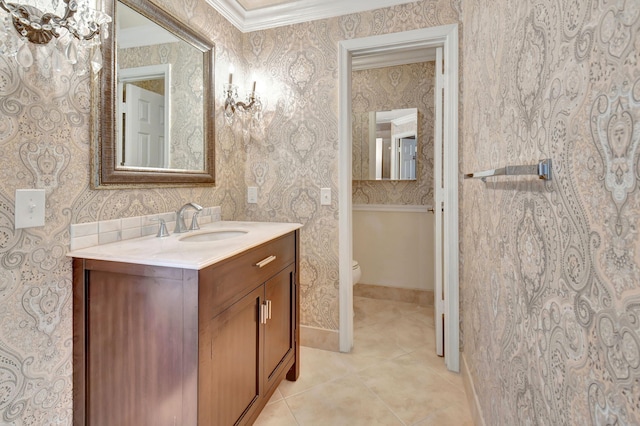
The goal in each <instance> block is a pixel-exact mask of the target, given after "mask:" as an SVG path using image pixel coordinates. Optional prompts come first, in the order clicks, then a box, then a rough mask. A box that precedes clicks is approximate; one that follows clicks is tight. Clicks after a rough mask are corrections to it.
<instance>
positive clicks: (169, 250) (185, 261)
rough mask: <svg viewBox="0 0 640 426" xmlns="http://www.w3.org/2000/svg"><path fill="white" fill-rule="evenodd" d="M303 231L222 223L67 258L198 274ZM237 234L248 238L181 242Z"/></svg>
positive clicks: (260, 224)
mask: <svg viewBox="0 0 640 426" xmlns="http://www.w3.org/2000/svg"><path fill="white" fill-rule="evenodd" d="M301 227H302V225H301V224H299V223H273V222H232V221H219V222H212V223H208V224H206V225H202V227H201V229H200V230H198V231H189V232H186V233H182V234H171V235H170V236H168V237H164V238H158V237H156V236H155V235H151V236H147V237H141V238H133V239H130V240H123V241H118V242H115V243H110V244H103V245H97V246H93V247H88V248H83V249H78V250H73V251H70V252H69V253H67V256H68V257H77V258H84V259H94V260H108V261H113V262H125V263H137V264H141V265H152V266H167V267H172V268H184V269H196V270H199V269H203V268H206V267H207V266H209V265H213V264H214V263H216V262H219V261H221V260H224V259H227V258H229V257H231V256H234V255H236V254H238V253H242V252H243V251H245V250H247V249H250V248H253V247H256V246H259V245H260V244H263V243H265V242H267V241H269V240H272V239H274V238H277V237H280V236H282V235H285V234H288V233H289V232H291V231H294V230H296V229H299V228H301ZM236 230H237V231H246V234H244V235H240V236H236V237H232V238H227V239H223V240H219V241H203V242H193V241H189V242H187V241H180V239H183V238H185V237H188V236H190V235H194V234H200V233H206V232H211V231H236Z"/></svg>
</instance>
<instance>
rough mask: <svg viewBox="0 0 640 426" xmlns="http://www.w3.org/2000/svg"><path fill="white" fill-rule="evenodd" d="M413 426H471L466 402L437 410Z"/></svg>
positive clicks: (471, 422)
mask: <svg viewBox="0 0 640 426" xmlns="http://www.w3.org/2000/svg"><path fill="white" fill-rule="evenodd" d="M413 426H473V420H471V413H470V412H469V406H468V405H467V403H466V401H465V402H464V403H462V404H453V405H450V406H449V407H446V408H443V409H442V410H438V411H436V412H435V413H433V414H431V415H430V416H429V417H427V418H426V419H424V420H422V421H420V422H418V423H415V424H414V425H413Z"/></svg>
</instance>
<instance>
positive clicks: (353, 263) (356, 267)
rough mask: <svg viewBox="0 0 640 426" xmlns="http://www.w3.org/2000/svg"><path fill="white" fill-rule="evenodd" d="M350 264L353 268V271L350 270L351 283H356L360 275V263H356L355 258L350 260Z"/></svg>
mask: <svg viewBox="0 0 640 426" xmlns="http://www.w3.org/2000/svg"><path fill="white" fill-rule="evenodd" d="M351 266H352V268H353V272H352V278H353V285H356V284H358V283H359V282H360V277H362V271H361V270H360V265H359V264H358V261H357V260H352V261H351Z"/></svg>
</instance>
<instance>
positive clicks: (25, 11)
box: [0, 0, 111, 72]
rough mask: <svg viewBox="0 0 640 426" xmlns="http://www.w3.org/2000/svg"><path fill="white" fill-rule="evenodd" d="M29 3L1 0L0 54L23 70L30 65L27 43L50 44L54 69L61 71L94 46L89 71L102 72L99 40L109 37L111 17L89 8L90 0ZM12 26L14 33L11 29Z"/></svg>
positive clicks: (30, 56)
mask: <svg viewBox="0 0 640 426" xmlns="http://www.w3.org/2000/svg"><path fill="white" fill-rule="evenodd" d="M29 2H30V4H18V3H8V2H7V1H6V0H0V8H2V9H4V10H5V11H6V12H7V14H6V15H5V16H4V19H3V20H2V21H0V54H4V55H7V56H14V55H15V58H16V61H17V62H18V64H19V65H20V66H22V67H23V68H29V67H31V65H32V64H33V62H34V60H33V54H32V52H31V49H30V47H29V44H28V43H27V42H30V43H33V44H36V45H49V46H52V48H51V49H49V51H50V52H49V53H50V54H51V55H52V64H53V69H54V70H56V71H60V70H61V68H62V65H63V61H67V62H68V63H70V64H74V65H75V64H76V63H78V56H79V50H80V51H81V52H82V51H84V50H87V49H91V48H92V47H95V49H94V52H93V55H92V57H91V69H92V70H93V71H94V72H98V71H100V69H102V52H101V50H100V42H101V38H100V37H98V36H99V35H102V37H103V38H106V37H107V36H108V31H107V29H108V28H107V25H108V23H109V22H111V17H110V16H108V15H107V14H105V13H103V12H101V11H99V10H95V9H93V8H91V7H89V3H88V2H89V0H29ZM11 24H13V27H14V29H15V32H14V31H12V30H11V28H10V27H11V26H12V25H11Z"/></svg>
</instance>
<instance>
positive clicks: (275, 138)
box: [234, 0, 460, 332]
mask: <svg viewBox="0 0 640 426" xmlns="http://www.w3.org/2000/svg"><path fill="white" fill-rule="evenodd" d="M459 8H460V4H459V2H458V1H457V0H453V1H450V0H423V1H418V2H415V3H408V4H405V5H400V6H394V7H390V8H386V9H379V10H374V11H368V12H362V13H358V14H351V15H345V16H342V17H337V18H330V19H323V20H318V21H313V22H307V23H302V24H297V25H290V26H285V27H281V28H275V29H269V30H263V31H256V32H251V33H248V34H245V35H244V43H243V56H244V60H245V61H246V65H247V70H246V71H247V74H251V73H256V74H257V75H258V76H260V77H259V78H260V80H259V84H260V87H267V88H269V87H277V92H268V91H267V92H266V93H265V92H263V94H264V95H265V96H264V98H266V100H267V102H268V107H267V112H266V114H265V120H264V128H263V129H262V131H260V130H256V131H246V132H245V139H246V140H247V141H248V142H247V143H246V145H245V146H246V149H247V165H246V169H245V170H246V176H245V178H246V183H247V185H248V186H257V187H258V188H259V194H260V195H259V200H258V203H257V204H253V205H249V206H248V208H247V218H249V219H252V220H274V221H275V220H295V221H298V222H300V223H303V224H304V225H305V226H304V228H303V230H302V245H301V254H302V258H301V279H300V281H301V286H302V300H303V303H302V307H301V310H302V317H301V320H302V323H303V324H304V325H306V326H312V327H317V328H319V329H324V330H329V331H333V332H335V331H337V330H338V322H339V321H338V319H339V318H338V316H339V312H338V286H339V277H338V275H339V273H338V212H339V208H340V206H339V205H338V202H337V199H338V52H337V47H338V42H339V41H340V40H346V39H352V38H356V37H367V36H371V35H376V34H386V33H392V32H398V31H405V30H412V29H417V28H425V27H432V26H438V25H445V24H452V23H457V22H458V17H459V13H460V11H459ZM234 78H235V77H234ZM423 95H424V96H425V97H426V98H427V99H428V98H429V96H428V95H427V94H426V93H425V94H423ZM431 99H433V98H432V95H431ZM423 102H427V104H428V102H432V101H421V103H423ZM323 187H327V188H331V190H332V194H333V197H332V204H331V206H322V205H320V188H323ZM414 192H415V191H414V190H407V191H404V192H402V194H406V197H405V198H406V200H407V201H405V202H402V197H399V198H395V199H394V201H393V202H394V203H403V204H411V203H414V202H415V198H416V197H415V193H414ZM394 197H397V194H394ZM425 197H426V196H424V195H421V197H420V199H421V200H423V199H424V198H425ZM408 200H410V201H408ZM370 202H372V203H373V202H375V201H374V200H373V199H370Z"/></svg>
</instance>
